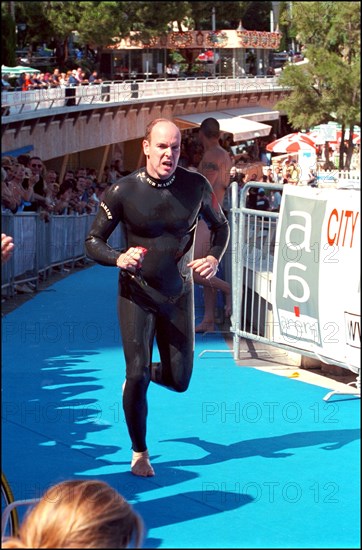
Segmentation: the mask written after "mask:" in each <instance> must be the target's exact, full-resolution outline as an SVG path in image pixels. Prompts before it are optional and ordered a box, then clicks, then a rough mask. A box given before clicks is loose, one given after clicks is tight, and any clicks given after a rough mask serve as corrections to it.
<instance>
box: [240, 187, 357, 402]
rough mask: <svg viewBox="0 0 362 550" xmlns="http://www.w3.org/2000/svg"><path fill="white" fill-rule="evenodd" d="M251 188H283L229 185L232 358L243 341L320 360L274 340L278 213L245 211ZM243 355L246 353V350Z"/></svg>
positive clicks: (279, 188)
mask: <svg viewBox="0 0 362 550" xmlns="http://www.w3.org/2000/svg"><path fill="white" fill-rule="evenodd" d="M252 187H254V188H259V187H263V188H264V189H265V190H273V191H280V190H282V188H283V186H282V185H277V184H275V183H266V182H258V183H257V182H253V183H248V184H246V185H245V186H244V187H243V188H242V190H241V191H240V190H239V187H238V184H237V182H233V183H232V188H231V214H230V215H231V250H232V262H231V281H232V301H233V304H232V309H233V314H232V319H231V332H232V333H233V353H234V359H235V360H239V359H240V356H241V354H242V352H243V350H242V349H241V341H240V340H241V339H242V338H244V339H247V340H254V341H257V342H259V343H264V344H267V345H268V346H270V345H271V346H275V347H277V348H280V349H284V350H286V351H288V352H292V353H297V354H300V355H301V356H307V357H312V358H314V359H316V360H317V361H320V360H321V358H320V356H318V355H317V354H315V353H313V352H309V351H307V350H304V349H301V348H298V346H297V345H295V346H294V345H291V344H283V343H280V342H279V341H278V342H276V341H275V340H274V328H275V322H276V321H275V320H274V318H273V308H272V303H273V300H272V276H273V262H274V249H275V237H276V230H277V224H278V219H279V214H278V213H276V212H270V211H262V210H252V209H250V208H247V207H246V197H247V193H248V190H249V189H250V188H252ZM245 352H246V353H249V349H246V350H245ZM328 363H329V364H332V365H336V366H339V367H343V368H346V369H348V368H349V366H348V365H346V364H344V363H341V362H339V361H334V360H328ZM353 372H354V371H353ZM356 374H358V376H357V382H356V384H357V388H358V395H360V373H359V372H358V373H356ZM352 384H354V383H352ZM333 393H334V392H333ZM338 393H340V392H338ZM331 394H332V392H331V393H330V394H328V395H327V396H326V397H325V398H324V399H325V400H326V399H328V398H329V397H330V395H331Z"/></svg>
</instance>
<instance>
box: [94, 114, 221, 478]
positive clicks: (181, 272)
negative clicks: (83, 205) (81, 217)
mask: <svg viewBox="0 0 362 550" xmlns="http://www.w3.org/2000/svg"><path fill="white" fill-rule="evenodd" d="M180 146H181V134H180V131H179V129H178V128H177V126H176V125H175V124H173V123H172V122H171V121H169V120H167V119H156V120H154V121H153V122H151V123H150V125H149V126H148V127H147V130H146V135H145V139H144V140H143V151H144V153H145V155H146V168H142V169H139V170H137V171H135V172H133V173H132V174H129V175H128V176H125V177H124V178H122V179H121V180H120V181H119V182H118V183H115V184H113V185H112V186H111V187H110V189H109V190H108V191H107V193H106V194H105V197H104V200H103V202H102V203H101V205H100V208H99V211H98V213H97V216H96V219H95V221H94V223H93V225H92V227H91V230H90V232H89V234H88V236H87V239H86V251H87V255H88V256H89V257H90V258H92V259H93V260H95V261H96V262H98V263H99V264H101V265H106V266H118V267H119V268H120V275H119V297H118V314H119V321H120V328H121V334H122V342H123V349H124V355H125V361H126V382H125V384H124V391H123V409H124V412H125V418H126V423H127V427H128V431H129V435H130V438H131V441H132V449H133V455H132V461H131V471H132V473H134V474H135V475H139V476H152V475H154V470H153V468H152V466H151V464H150V461H149V454H148V450H147V445H146V419H147V395H146V394H147V389H148V386H149V384H150V381H151V380H152V381H154V382H156V383H158V384H161V385H163V386H165V387H168V388H169V389H173V390H175V391H177V392H184V391H185V390H186V389H187V387H188V385H189V382H190V378H191V374H192V368H193V355H194V337H195V335H194V323H195V319H194V294H193V275H192V271H195V272H197V273H199V275H200V276H202V277H205V278H208V279H209V278H211V277H213V276H214V275H215V273H216V272H217V268H218V264H219V261H220V259H221V258H222V256H223V254H224V252H225V250H226V247H227V244H228V240H229V225H228V221H227V219H226V218H225V216H224V214H223V212H222V209H221V207H220V206H219V203H218V201H217V200H216V199H215V196H214V194H213V190H212V187H211V185H210V183H209V182H208V180H207V179H206V178H205V177H204V176H202V175H201V174H198V173H195V172H191V171H188V170H185V169H184V168H181V167H178V166H177V163H178V159H179V156H180ZM199 216H201V217H202V218H203V219H204V220H205V221H206V223H207V224H208V226H209V227H210V229H211V233H212V239H211V248H210V250H209V253H208V256H207V257H205V258H199V259H196V260H193V247H194V236H195V229H196V225H197V220H198V217H199ZM119 223H121V224H122V227H123V234H124V238H125V241H126V249H125V250H122V252H121V253H120V252H119V251H118V250H115V249H113V248H111V247H110V246H109V245H108V244H107V239H108V238H109V236H110V235H111V233H112V232H113V231H114V229H115V228H116V226H117V225H118V224H119ZM137 247H143V249H145V250H146V252H145V251H144V250H140V249H139V248H137ZM154 339H156V342H157V346H158V350H159V354H160V362H159V363H152V350H153V343H154Z"/></svg>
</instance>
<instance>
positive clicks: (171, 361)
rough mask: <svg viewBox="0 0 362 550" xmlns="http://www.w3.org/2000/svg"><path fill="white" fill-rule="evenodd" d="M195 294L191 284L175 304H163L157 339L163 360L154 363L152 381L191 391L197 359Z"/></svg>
mask: <svg viewBox="0 0 362 550" xmlns="http://www.w3.org/2000/svg"><path fill="white" fill-rule="evenodd" d="M194 326H195V316H194V293H193V286H192V285H191V284H189V285H188V287H187V289H185V292H184V293H183V294H182V296H181V297H180V298H179V299H178V300H177V302H176V303H175V304H163V305H162V306H160V309H159V313H158V315H157V318H156V341H157V346H158V349H159V353H160V359H161V363H158V364H155V363H154V364H153V365H152V367H153V368H152V371H153V374H152V380H153V381H154V382H156V383H158V384H161V385H163V386H165V387H167V388H169V389H172V390H175V391H177V392H184V391H186V390H187V388H188V385H189V382H190V378H191V374H192V368H193V358H194V339H195V333H194Z"/></svg>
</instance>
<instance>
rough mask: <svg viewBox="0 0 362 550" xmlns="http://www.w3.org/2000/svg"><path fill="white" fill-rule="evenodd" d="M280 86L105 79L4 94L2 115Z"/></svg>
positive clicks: (255, 81)
mask: <svg viewBox="0 0 362 550" xmlns="http://www.w3.org/2000/svg"><path fill="white" fill-rule="evenodd" d="M275 89H281V86H280V85H279V84H278V78H277V77H273V76H272V77H270V76H264V77H263V76H259V77H250V78H249V77H240V78H231V77H230V78H217V79H215V78H177V79H169V80H167V79H155V80H151V79H150V80H122V81H113V80H112V81H111V80H110V81H104V82H103V83H102V84H99V85H98V84H97V85H86V86H75V87H67V88H45V89H39V90H29V91H26V92H23V91H10V92H9V91H4V92H2V93H1V112H2V116H4V117H6V116H9V115H16V114H22V113H26V112H27V111H39V110H43V109H46V110H48V109H52V108H55V107H58V108H60V107H61V108H64V107H75V106H82V105H84V106H86V105H88V106H89V105H96V104H103V103H105V104H109V103H132V102H135V101H136V102H137V101H139V100H142V101H143V100H146V99H152V98H155V97H157V98H160V97H170V96H171V97H172V96H182V97H187V96H195V95H196V96H202V95H213V94H215V95H218V94H223V93H235V92H237V93H253V92H256V91H261V90H265V91H273V90H275Z"/></svg>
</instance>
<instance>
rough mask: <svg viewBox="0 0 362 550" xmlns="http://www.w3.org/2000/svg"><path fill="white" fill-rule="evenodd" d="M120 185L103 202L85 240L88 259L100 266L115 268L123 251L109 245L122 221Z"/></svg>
mask: <svg viewBox="0 0 362 550" xmlns="http://www.w3.org/2000/svg"><path fill="white" fill-rule="evenodd" d="M118 195H119V187H118V184H116V185H114V186H112V187H111V188H110V189H109V191H108V192H107V193H106V196H105V198H104V199H103V201H102V202H101V204H100V206H99V209H98V212H97V215H96V218H95V220H94V222H93V224H92V227H91V229H90V231H89V233H88V236H87V238H86V240H85V250H86V254H87V256H88V258H91V259H92V260H94V261H96V262H97V263H99V264H100V265H105V266H115V265H117V258H118V257H119V255H120V253H121V251H120V250H115V249H114V248H112V247H111V246H110V245H109V244H108V243H107V241H108V239H109V237H110V235H111V234H112V233H113V231H114V230H115V228H116V227H117V225H118V224H119V222H120V221H121V211H122V210H121V201H120V200H119V197H118Z"/></svg>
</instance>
